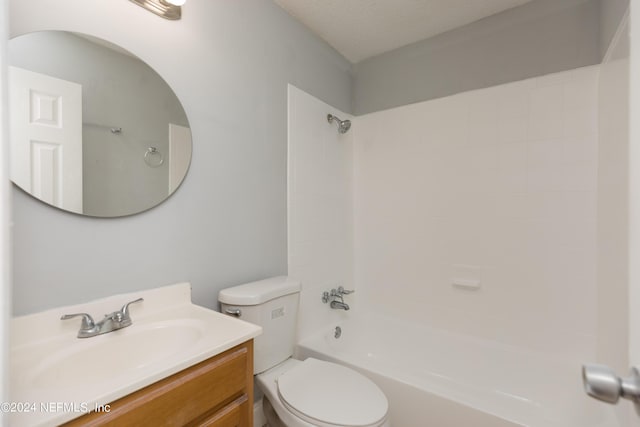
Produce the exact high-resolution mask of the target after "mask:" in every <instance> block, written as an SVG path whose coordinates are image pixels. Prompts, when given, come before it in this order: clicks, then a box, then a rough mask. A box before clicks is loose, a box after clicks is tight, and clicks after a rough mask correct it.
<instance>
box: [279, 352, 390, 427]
mask: <svg viewBox="0 0 640 427" xmlns="http://www.w3.org/2000/svg"><path fill="white" fill-rule="evenodd" d="M277 387H278V397H279V398H280V401H281V402H282V403H283V405H284V406H285V407H286V408H287V409H288V410H289V411H291V412H292V413H293V414H295V415H296V416H297V417H299V418H301V419H303V420H305V421H307V422H308V423H311V424H313V425H317V426H321V427H335V426H343V427H375V426H379V425H381V424H382V422H383V421H384V419H385V417H386V415H387V411H388V409H389V404H388V402H387V398H386V396H385V395H384V394H383V393H382V391H381V390H380V389H379V388H378V387H377V386H376V385H375V384H374V383H373V381H371V380H370V379H368V378H367V377H365V376H364V375H361V374H360V373H358V372H356V371H354V370H352V369H349V368H347V367H344V366H341V365H337V364H335V363H330V362H325V361H321V360H318V359H314V358H308V359H306V360H305V361H303V362H300V363H298V364H297V365H296V366H294V367H293V368H291V369H290V370H288V371H287V372H285V373H284V374H282V375H280V376H279V377H278V379H277Z"/></svg>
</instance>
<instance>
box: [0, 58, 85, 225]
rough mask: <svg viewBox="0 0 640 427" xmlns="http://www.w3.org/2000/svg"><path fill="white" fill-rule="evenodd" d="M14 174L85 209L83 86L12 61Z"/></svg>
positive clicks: (34, 191)
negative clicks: (28, 68) (16, 65)
mask: <svg viewBox="0 0 640 427" xmlns="http://www.w3.org/2000/svg"><path fill="white" fill-rule="evenodd" d="M9 106H10V110H9V111H10V119H9V120H10V122H9V126H10V128H9V132H10V134H9V140H10V149H11V170H10V174H11V180H12V181H13V182H14V183H16V184H17V185H18V186H20V187H21V188H22V189H23V190H25V191H27V192H29V193H30V194H31V195H33V196H35V197H37V198H38V199H40V200H42V201H44V202H47V203H49V204H51V205H54V206H57V207H60V208H63V209H65V210H69V211H73V212H77V213H82V86H81V85H79V84H77V83H73V82H69V81H66V80H61V79H58V78H54V77H51V76H47V75H45V74H40V73H35V72H33V71H28V70H24V69H22V68H17V67H9Z"/></svg>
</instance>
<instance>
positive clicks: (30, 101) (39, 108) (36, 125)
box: [8, 31, 191, 217]
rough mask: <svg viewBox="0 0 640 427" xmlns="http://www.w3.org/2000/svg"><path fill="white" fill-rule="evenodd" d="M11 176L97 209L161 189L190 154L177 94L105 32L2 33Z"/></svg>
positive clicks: (175, 181)
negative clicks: (103, 35) (9, 35)
mask: <svg viewBox="0 0 640 427" xmlns="http://www.w3.org/2000/svg"><path fill="white" fill-rule="evenodd" d="M8 51H9V65H10V67H9V111H10V113H9V120H10V123H9V129H10V130H9V133H10V138H9V139H10V144H11V150H10V152H11V167H10V170H11V180H12V181H13V182H14V183H15V184H16V185H18V186H19V187H20V188H22V189H23V190H25V191H26V192H28V193H29V194H31V195H32V196H34V197H36V198H38V199H40V200H42V201H44V202H46V203H48V204H50V205H53V206H56V207H58V208H60V209H64V210H66V211H69V212H74V213H78V214H83V215H89V216H97V217H117V216H123V215H130V214H134V213H138V212H142V211H144V210H147V209H149V208H151V207H153V206H156V205H157V204H159V203H161V202H162V201H163V200H165V199H166V198H167V197H169V196H170V195H171V194H172V193H173V192H174V191H175V190H176V189H177V187H178V186H179V185H180V183H181V182H182V180H183V179H184V176H185V174H186V173H187V169H188V168H189V163H190V161H191V130H190V129H189V122H188V120H187V116H186V114H185V112H184V109H183V108H182V105H181V104H180V101H179V100H178V98H177V97H176V95H175V94H174V93H173V91H172V90H171V88H170V87H169V86H168V85H167V83H166V82H165V81H164V80H163V79H162V77H160V76H159V75H158V73H156V72H155V71H154V70H153V69H152V68H151V67H149V66H148V65H147V64H145V63H144V62H142V61H141V60H140V59H138V58H137V57H136V56H135V55H133V54H131V53H130V52H128V51H126V50H124V49H122V48H120V47H118V46H115V45H114V44H112V43H109V42H107V41H105V40H101V39H97V38H95V37H91V36H87V35H84V34H78V33H70V32H64V31H43V32H37V33H31V34H25V35H22V36H19V37H16V38H14V39H11V40H10V42H9V49H8Z"/></svg>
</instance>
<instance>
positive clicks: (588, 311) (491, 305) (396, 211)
mask: <svg viewBox="0 0 640 427" xmlns="http://www.w3.org/2000/svg"><path fill="white" fill-rule="evenodd" d="M597 77H598V68H597V67H587V68H581V69H576V70H572V71H567V72H562V73H558V74H551V75H547V76H543V77H538V78H533V79H529V80H524V81H519V82H515V83H510V84H506V85H502V86H496V87H492V88H488V89H483V90H478V91H473V92H466V93H462V94H459V95H455V96H451V97H448V98H442V99H437V100H433V101H428V102H423V103H419V104H413V105H408V106H404V107H399V108H395V109H391V110H386V111H382V112H378V113H373V114H368V115H365V116H361V117H358V118H357V120H356V123H355V124H354V127H355V144H356V147H355V160H356V169H355V195H356V202H355V231H356V233H355V254H356V256H355V266H356V267H355V277H356V284H357V287H358V292H361V293H362V294H361V295H360V298H361V300H360V301H362V298H363V297H364V299H365V301H366V302H367V303H368V304H371V305H372V306H373V307H374V308H376V309H379V310H382V311H385V312H388V313H391V314H394V315H397V316H400V317H404V318H409V319H413V320H416V321H419V322H427V323H429V324H430V325H432V326H435V327H441V328H444V329H448V330H452V331H457V332H461V333H464V334H470V335H474V336H477V337H482V338H487V339H495V340H498V341H502V342H505V343H510V344H514V345H521V346H526V347H529V348H534V349H539V350H542V351H549V352H555V353H564V354H572V355H578V356H580V357H582V356H586V357H589V356H590V357H593V355H594V351H595V334H596V315H595V313H596V270H595V264H596V173H597V153H598V151H597V150H598V143H597V137H598V133H597V132H598V128H597V117H598V115H597V106H598V104H597V95H598V93H597ZM452 278H461V279H467V280H479V281H480V283H481V288H480V289H479V290H477V291H468V290H461V289H456V288H454V287H452V286H451V279H452Z"/></svg>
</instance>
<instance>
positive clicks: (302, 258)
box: [287, 85, 358, 336]
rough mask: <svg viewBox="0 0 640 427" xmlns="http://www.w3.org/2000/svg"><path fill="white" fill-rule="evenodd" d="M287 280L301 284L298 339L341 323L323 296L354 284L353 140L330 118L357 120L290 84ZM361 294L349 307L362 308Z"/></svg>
mask: <svg viewBox="0 0 640 427" xmlns="http://www.w3.org/2000/svg"><path fill="white" fill-rule="evenodd" d="M288 96H289V114H288V117H289V122H288V126H289V145H288V148H289V151H288V184H287V194H288V207H287V209H288V239H289V245H288V261H289V270H288V271H289V272H288V275H289V276H291V277H295V278H296V279H299V280H300V281H301V282H302V292H301V293H300V318H299V322H298V334H299V336H306V335H308V334H309V333H312V332H314V331H317V330H318V329H319V328H322V327H323V326H325V325H327V324H328V323H329V322H332V321H336V320H339V319H341V318H343V317H345V316H346V315H347V314H346V312H345V311H344V310H335V309H331V308H329V304H322V302H321V297H322V292H324V291H329V290H331V289H333V288H338V287H339V286H343V287H344V288H345V289H354V288H355V284H354V280H353V189H352V181H353V179H352V176H353V159H352V153H353V138H354V135H355V133H356V132H357V129H355V126H352V127H351V129H350V130H349V131H348V132H347V133H345V134H341V133H339V132H338V127H337V126H336V124H335V123H328V122H327V114H333V115H335V116H338V117H339V118H340V119H342V120H347V119H353V118H352V117H351V116H349V115H348V114H345V113H343V112H341V111H339V110H337V109H336V108H334V107H331V106H330V105H328V104H326V103H324V102H322V101H320V100H319V99H317V98H314V97H313V96H311V95H309V94H307V93H305V92H303V91H301V90H300V89H298V88H296V87H294V86H291V85H289V88H288ZM357 298H358V293H355V294H353V295H349V296H348V297H347V298H346V299H345V302H346V303H347V304H349V305H350V306H351V307H355V306H356V305H357Z"/></svg>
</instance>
